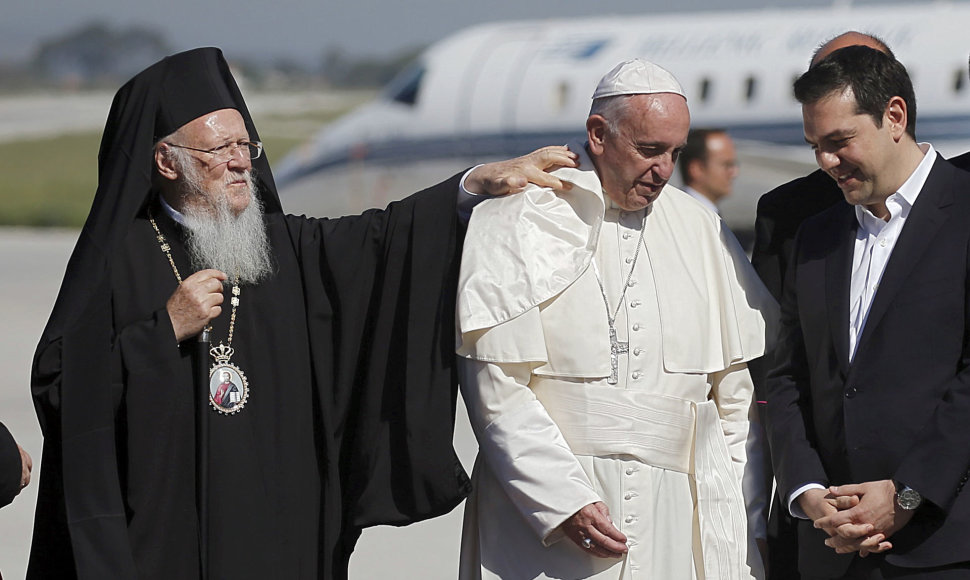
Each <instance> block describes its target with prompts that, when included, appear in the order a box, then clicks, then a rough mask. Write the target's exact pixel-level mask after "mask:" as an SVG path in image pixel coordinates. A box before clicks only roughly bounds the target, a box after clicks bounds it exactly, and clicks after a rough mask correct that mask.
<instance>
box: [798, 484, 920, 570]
mask: <svg viewBox="0 0 970 580" xmlns="http://www.w3.org/2000/svg"><path fill="white" fill-rule="evenodd" d="M798 503H799V505H800V506H801V508H802V510H803V511H804V512H805V515H807V516H808V517H809V518H811V520H812V521H813V522H814V523H815V527H816V528H819V529H822V530H825V532H826V533H827V534H828V535H829V538H828V539H827V540H825V545H826V546H828V547H830V548H833V549H834V550H835V551H836V552H837V553H839V554H849V553H852V552H859V555H860V556H862V557H865V556H867V555H869V554H877V553H880V552H885V551H886V550H889V549H891V548H892V547H893V546H892V542H890V541H889V538H890V537H891V536H892V535H893V534H894V533H896V532H897V531H899V530H900V529H901V528H902V527H903V526H905V525H906V524H907V523H909V520H910V519H912V517H913V511H915V510H913V511H908V510H904V509H902V508H900V507H899V506H898V505H897V504H896V485H895V484H894V483H893V482H892V480H889V479H884V480H881V481H869V482H866V483H859V484H851V485H840V486H833V487H830V488H828V489H810V490H808V491H806V492H804V493H802V494H801V495H800V496H798Z"/></svg>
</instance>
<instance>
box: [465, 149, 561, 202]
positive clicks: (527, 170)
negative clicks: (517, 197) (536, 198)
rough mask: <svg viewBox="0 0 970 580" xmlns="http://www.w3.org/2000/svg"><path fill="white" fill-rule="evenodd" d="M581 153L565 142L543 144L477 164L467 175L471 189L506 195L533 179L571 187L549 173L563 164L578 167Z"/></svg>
mask: <svg viewBox="0 0 970 580" xmlns="http://www.w3.org/2000/svg"><path fill="white" fill-rule="evenodd" d="M577 159H578V156H577V155H576V154H575V153H573V152H572V151H570V150H569V149H567V148H566V147H563V146H561V145H557V146H550V147H543V148H542V149H537V150H535V151H533V152H532V153H529V154H528V155H523V156H522V157H516V158H515V159H509V160H508V161H498V162H495V163H487V164H485V165H482V166H481V167H476V168H475V169H473V170H472V171H471V173H469V174H468V177H466V178H465V189H466V190H467V191H469V192H470V193H484V194H488V195H505V194H507V193H518V192H520V191H522V190H523V189H525V186H527V185H529V183H535V184H536V185H539V186H542V187H551V188H553V189H569V188H570V187H571V185H570V184H569V183H568V182H564V181H560V180H559V178H557V177H556V176H554V175H551V174H550V173H548V172H549V171H554V170H556V169H559V168H560V167H578V166H579V163H578V162H577V161H576V160H577Z"/></svg>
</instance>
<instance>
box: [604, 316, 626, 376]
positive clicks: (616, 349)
mask: <svg viewBox="0 0 970 580" xmlns="http://www.w3.org/2000/svg"><path fill="white" fill-rule="evenodd" d="M629 351H630V343H629V342H620V341H619V340H617V339H616V326H614V325H613V323H612V321H611V322H610V378H609V379H607V380H606V382H608V383H609V384H611V385H615V384H616V383H617V382H619V380H620V355H621V354H626V353H627V352H629Z"/></svg>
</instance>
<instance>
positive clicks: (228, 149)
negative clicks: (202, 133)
mask: <svg viewBox="0 0 970 580" xmlns="http://www.w3.org/2000/svg"><path fill="white" fill-rule="evenodd" d="M167 145H169V146H171V147H178V148H179V149H189V150H191V151H198V152H199V153H208V154H209V155H212V159H213V160H214V161H216V162H218V163H226V162H227V161H229V160H230V159H232V158H233V156H234V155H235V154H236V151H242V152H244V153H247V152H248V153H247V154H248V155H249V159H258V158H259V156H260V155H262V154H263V144H262V143H260V142H259V141H236V142H235V143H226V144H225V145H220V146H218V147H213V148H212V149H198V148H196V147H189V146H188V145H177V144H175V143H167Z"/></svg>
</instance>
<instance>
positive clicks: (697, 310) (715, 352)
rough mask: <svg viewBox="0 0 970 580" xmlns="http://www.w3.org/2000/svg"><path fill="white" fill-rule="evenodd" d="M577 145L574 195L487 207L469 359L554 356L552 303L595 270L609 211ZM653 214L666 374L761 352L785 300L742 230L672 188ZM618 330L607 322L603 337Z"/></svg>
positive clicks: (467, 340) (461, 338)
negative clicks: (546, 317)
mask: <svg viewBox="0 0 970 580" xmlns="http://www.w3.org/2000/svg"><path fill="white" fill-rule="evenodd" d="M570 149H571V150H572V151H575V152H577V153H578V154H579V155H580V161H581V168H579V169H572V168H563V169H559V170H557V171H556V172H555V175H556V176H557V177H559V178H560V179H562V180H564V181H568V182H570V183H572V185H573V187H572V189H570V190H569V191H553V190H551V189H548V188H540V187H536V186H530V187H529V188H528V189H527V190H526V191H524V192H522V193H521V194H518V195H509V196H505V197H499V198H494V199H489V200H487V201H484V202H482V203H480V204H479V205H478V206H476V207H475V210H474V212H473V213H472V218H471V220H470V222H469V225H468V232H467V235H466V237H465V245H464V253H463V256H462V263H461V274H460V277H459V283H458V303H457V325H458V349H457V350H458V354H460V355H462V356H465V357H468V358H474V359H478V360H485V361H492V362H524V361H531V362H533V363H534V364H535V366H541V365H542V364H544V363H545V362H547V361H548V360H549V357H548V354H547V352H546V337H545V336H544V333H543V323H542V311H543V309H544V305H545V304H547V303H548V302H549V301H551V300H554V299H555V298H556V297H557V296H559V295H560V294H562V293H563V292H564V291H565V290H566V289H567V288H568V287H569V286H570V285H572V284H573V283H574V282H576V281H577V280H578V279H579V278H580V276H581V275H582V274H583V273H584V272H585V271H586V269H587V268H588V267H589V265H590V262H591V260H592V257H593V253H594V251H595V249H596V244H597V243H598V240H599V232H600V226H601V224H602V221H603V215H604V213H605V207H606V204H605V201H604V198H603V193H602V186H601V185H600V181H599V178H598V177H597V175H596V173H595V171H594V170H593V163H592V161H591V160H590V159H589V157H588V156H587V155H586V154H585V149H584V148H583V147H582V146H581V145H577V144H570ZM648 211H649V212H650V213H649V215H648V217H647V219H646V222H645V226H644V227H645V228H646V230H645V232H644V242H645V245H646V248H647V250H648V252H649V254H650V256H651V260H652V264H653V269H654V283H655V284H656V287H657V295H658V300H659V302H660V316H661V324H662V337H663V360H664V367H665V368H666V370H667V371H668V372H685V373H710V372H716V371H720V370H724V369H726V368H728V367H729V366H731V365H732V364H734V363H738V362H744V361H748V360H751V359H753V358H757V357H759V356H761V355H762V354H763V353H764V352H765V347H766V337H768V336H769V334H773V332H774V328H775V322H776V320H777V305H776V303H775V302H774V300H773V298H772V297H771V295H770V294H769V293H768V291H767V290H766V289H765V287H764V285H763V284H762V283H761V281H760V279H759V278H758V276H757V274H756V273H755V272H754V269H753V268H752V267H751V264H750V262H749V261H748V259H747V257H746V256H745V255H744V252H743V250H742V248H741V246H740V244H738V242H737V240H736V239H735V237H734V235H733V234H732V233H731V232H730V231H729V230H727V229H726V228H725V227H724V226H723V224H722V222H721V220H720V218H719V217H718V216H717V215H715V214H713V213H712V212H710V211H709V210H707V209H706V208H704V207H703V206H701V205H700V204H699V203H698V202H697V201H696V200H694V199H692V198H691V197H690V196H688V195H687V194H686V193H684V192H682V191H680V190H678V189H676V188H674V187H671V186H667V187H665V188H664V190H663V191H662V192H661V194H660V196H659V198H658V199H657V200H656V201H654V202H653V204H652V206H651V208H650V209H649V210H648ZM606 328H607V327H606V321H605V317H604V320H603V329H604V330H603V336H606ZM589 339H590V340H593V338H592V337H589ZM553 340H554V339H553ZM598 342H606V341H605V340H603V341H598ZM590 346H591V351H596V350H598V347H596V346H594V345H592V344H591V345H590Z"/></svg>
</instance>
